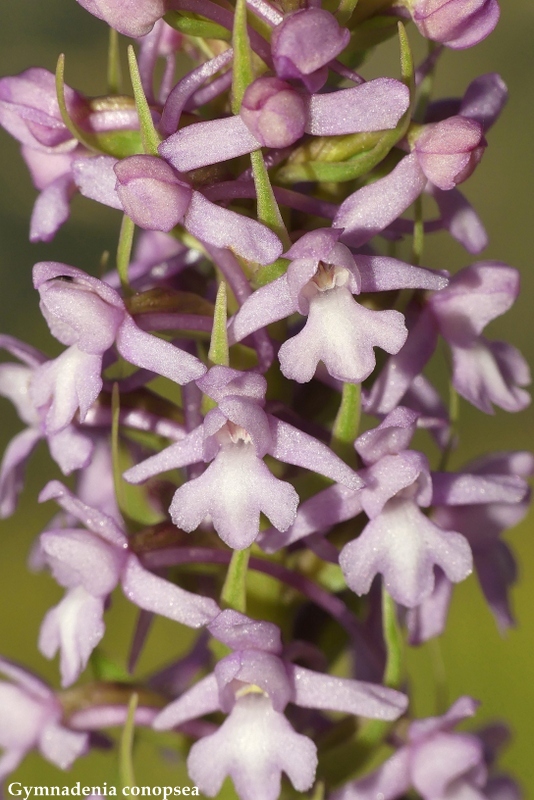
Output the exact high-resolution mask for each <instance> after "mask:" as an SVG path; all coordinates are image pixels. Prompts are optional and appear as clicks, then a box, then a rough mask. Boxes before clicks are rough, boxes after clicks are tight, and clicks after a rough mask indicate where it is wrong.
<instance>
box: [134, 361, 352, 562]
mask: <svg viewBox="0 0 534 800" xmlns="http://www.w3.org/2000/svg"><path fill="white" fill-rule="evenodd" d="M197 385H198V386H199V388H200V389H201V390H202V392H204V394H207V395H208V397H211V398H212V399H213V400H215V401H216V403H217V404H218V407H217V408H214V409H212V410H211V411H209V412H208V413H207V415H206V417H205V419H204V422H203V423H202V424H201V425H199V426H198V427H196V428H195V429H194V430H193V431H191V433H189V434H188V435H187V436H186V437H185V438H184V439H182V440H181V441H179V442H176V443H175V444H172V445H170V447H167V448H166V449H165V450H162V451H161V453H158V454H157V455H155V456H151V457H150V458H148V459H147V460H146V461H143V462H142V463H141V464H138V465H137V466H135V467H132V468H131V469H129V470H127V471H126V472H125V473H124V478H125V479H126V480H127V481H128V482H130V483H141V482H142V481H145V480H147V479H148V478H150V477H152V476H153V475H157V474H158V473H160V472H164V471H166V470H169V469H175V468H177V467H184V466H186V465H188V464H196V463H199V462H201V461H206V462H210V461H211V462H212V463H211V464H210V466H209V467H208V468H207V469H206V471H205V472H203V473H202V475H200V476H199V477H198V478H195V479H194V480H191V481H188V482H187V483H185V484H183V486H181V487H180V488H179V489H178V490H177V491H176V492H175V495H174V498H173V501H172V503H171V506H170V509H169V511H170V515H171V518H172V520H173V522H174V524H175V525H177V526H178V527H179V528H181V529H182V530H185V531H193V530H194V529H195V528H196V527H198V525H199V524H200V523H201V522H202V520H203V519H204V518H205V517H206V516H207V515H208V514H209V515H210V517H211V519H212V522H213V525H214V527H215V529H216V531H217V533H218V534H219V536H220V537H221V539H222V540H223V541H224V542H226V544H228V545H229V546H230V547H232V548H234V549H236V550H241V549H244V548H246V547H248V546H249V545H250V544H251V543H252V542H253V541H254V540H255V539H256V537H257V536H258V532H259V518H260V511H261V512H263V513H264V514H265V515H266V516H267V517H268V518H269V519H270V520H271V522H272V523H273V525H274V526H275V527H276V528H277V529H278V530H286V529H287V528H288V527H289V526H290V525H291V523H292V522H293V520H294V519H295V515H296V511H297V506H298V495H297V493H296V491H295V489H294V488H293V487H292V486H291V484H289V483H287V482H286V481H280V480H278V479H277V478H275V477H274V476H273V475H272V474H271V472H270V471H269V470H268V468H267V467H266V465H265V463H264V462H263V457H264V456H265V455H267V454H270V455H272V456H274V458H277V459H279V460H280V461H284V462H285V463H287V464H295V465H297V466H301V467H305V468H307V469H312V470H314V471H315V472H319V473H320V474H322V475H326V476H327V477H329V478H331V479H332V480H336V481H339V482H340V483H343V484H344V485H346V486H351V487H353V488H356V487H358V486H360V485H361V483H360V480H359V478H358V477H357V476H356V474H355V473H354V472H353V471H352V470H351V469H350V468H349V467H348V466H347V465H346V464H345V463H344V462H343V461H342V460H341V459H340V458H338V456H336V455H334V453H333V452H332V451H331V450H330V449H329V448H328V447H327V446H326V445H324V444H322V443H321V442H319V441H318V440H317V439H314V438H313V437H312V436H310V435H309V434H306V433H304V432H303V431H301V430H298V429H297V428H294V427H293V426H292V425H289V424H288V423H287V422H283V421H282V420H280V419H277V418H276V417H274V416H272V415H271V414H266V413H265V411H264V410H263V405H264V396H265V390H266V387H267V383H266V380H265V378H264V377H263V376H262V375H259V374H258V373H242V372H239V370H234V369H230V368H229V367H219V366H215V367H212V368H211V369H210V371H209V372H208V373H207V375H206V376H205V377H204V378H202V379H201V380H199V381H197Z"/></svg>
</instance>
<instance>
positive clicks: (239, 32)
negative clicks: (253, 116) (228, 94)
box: [232, 0, 254, 114]
mask: <svg viewBox="0 0 534 800" xmlns="http://www.w3.org/2000/svg"><path fill="white" fill-rule="evenodd" d="M232 46H233V48H234V63H233V68H232V69H233V77H232V111H233V113H234V114H239V109H240V108H241V102H242V100H243V95H244V94H245V90H246V88H247V86H249V85H250V84H251V83H252V81H253V80H254V73H253V71H252V51H251V49H250V41H249V38H248V31H247V4H246V0H236V6H235V15H234V29H233V31H232Z"/></svg>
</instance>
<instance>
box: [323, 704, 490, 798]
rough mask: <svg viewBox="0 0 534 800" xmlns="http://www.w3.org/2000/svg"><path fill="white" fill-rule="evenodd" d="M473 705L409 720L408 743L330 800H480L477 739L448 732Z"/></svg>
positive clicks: (482, 776) (484, 780)
mask: <svg viewBox="0 0 534 800" xmlns="http://www.w3.org/2000/svg"><path fill="white" fill-rule="evenodd" d="M477 705H478V704H477V703H476V702H475V701H474V700H472V699H471V698H470V697H461V698H460V699H459V700H457V701H456V702H455V703H454V704H453V705H452V706H451V707H450V709H449V710H448V711H447V713H446V714H444V715H443V716H442V717H429V718H427V719H421V720H415V721H414V722H412V723H411V724H410V727H409V729H408V742H407V744H405V745H404V746H403V747H401V748H400V749H399V750H397V752H396V753H395V754H394V755H393V756H392V757H391V758H390V759H388V760H387V761H385V762H384V764H382V766H380V767H379V768H378V769H377V770H375V771H374V772H371V773H370V774H369V775H366V776H365V777H364V778H359V779H357V780H355V781H352V782H351V783H349V784H347V785H346V786H344V787H342V788H341V789H339V790H337V791H335V792H333V793H332V794H331V795H330V800H375V799H376V798H377V797H380V798H381V800H395V798H398V797H402V796H403V795H404V794H405V792H407V791H409V790H410V789H412V788H413V789H415V790H416V791H417V792H418V793H419V794H420V795H421V797H422V798H423V800H444V798H445V797H446V798H448V800H463V798H467V797H469V798H472V799H473V800H486V798H488V797H489V795H487V794H486V793H485V792H484V788H485V786H487V784H488V773H487V767H486V763H485V760H484V749H483V745H482V742H481V740H480V739H479V738H478V737H477V736H475V735H473V734H470V733H456V732H455V731H454V730H453V729H454V727H455V726H456V725H457V724H458V723H460V722H462V721H463V720H465V719H467V718H469V717H472V716H473V715H474V714H475V712H476V708H477Z"/></svg>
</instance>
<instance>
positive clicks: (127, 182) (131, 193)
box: [114, 155, 192, 233]
mask: <svg viewBox="0 0 534 800" xmlns="http://www.w3.org/2000/svg"><path fill="white" fill-rule="evenodd" d="M114 171H115V175H116V176H117V185H116V187H115V188H116V192H117V194H118V196H119V199H120V201H121V203H122V206H123V208H124V211H125V212H126V214H127V215H128V216H129V217H130V219H132V220H133V222H134V223H135V224H136V225H138V226H139V227H140V228H145V229H147V230H151V231H164V232H165V233H168V232H169V231H171V230H172V229H173V228H174V226H175V225H177V224H178V223H179V222H181V221H182V220H183V218H184V215H185V212H186V211H187V208H188V206H189V203H190V202H191V195H192V189H191V187H190V186H188V185H187V184H186V183H184V182H183V181H181V180H180V179H179V178H178V176H177V175H176V173H175V172H174V170H173V169H172V167H171V166H169V164H167V163H166V162H165V161H163V160H162V159H161V158H156V157H155V156H148V155H137V156H129V157H128V158H124V159H122V160H121V161H118V162H117V163H116V164H115V166H114Z"/></svg>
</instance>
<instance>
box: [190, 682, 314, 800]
mask: <svg viewBox="0 0 534 800" xmlns="http://www.w3.org/2000/svg"><path fill="white" fill-rule="evenodd" d="M316 766H317V755H316V747H315V745H314V744H313V742H312V741H311V739H308V738H307V737H306V736H302V735H300V734H297V733H295V731H294V730H293V728H292V727H291V725H290V724H289V722H288V721H287V720H286V718H285V717H284V716H283V714H280V713H278V712H276V711H274V710H273V708H272V706H271V703H270V701H269V699H268V698H267V697H265V696H263V695H260V694H249V695H246V696H245V697H242V698H240V699H239V700H238V701H237V703H236V705H235V706H234V708H233V710H232V713H231V714H230V716H229V717H228V718H227V719H226V720H225V721H224V722H223V724H222V725H221V727H220V728H219V730H218V731H217V732H216V733H214V734H211V736H206V737H204V738H203V739H201V740H200V741H198V742H197V743H196V744H194V745H193V747H192V748H191V751H190V753H189V757H188V759H187V768H188V771H189V775H190V776H191V779H192V780H193V781H194V783H195V785H196V786H198V787H199V788H200V790H201V792H203V793H204V794H207V795H208V797H215V795H216V794H217V793H218V792H219V790H220V788H221V786H222V783H223V781H224V778H225V777H226V776H227V775H229V776H230V777H231V778H232V780H233V782H234V785H235V787H236V790H237V792H238V794H239V796H240V798H241V800H277V798H278V796H279V794H280V785H281V775H282V772H285V773H286V774H287V775H288V776H289V779H290V780H291V782H292V784H293V786H294V787H295V789H296V790H297V791H299V792H305V791H307V790H308V789H310V788H311V786H312V783H313V780H314V777H315V769H316Z"/></svg>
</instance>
